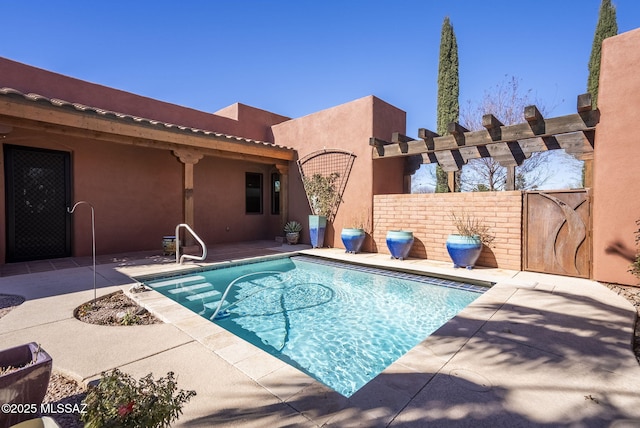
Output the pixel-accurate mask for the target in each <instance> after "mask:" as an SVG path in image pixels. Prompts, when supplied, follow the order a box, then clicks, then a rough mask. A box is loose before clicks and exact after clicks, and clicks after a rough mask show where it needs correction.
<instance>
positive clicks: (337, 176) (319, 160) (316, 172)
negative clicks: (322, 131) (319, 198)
mask: <svg viewBox="0 0 640 428" xmlns="http://www.w3.org/2000/svg"><path fill="white" fill-rule="evenodd" d="M355 158H356V155H354V154H353V153H351V152H348V151H345V150H340V149H322V150H318V151H316V152H313V153H310V154H308V155H306V156H305V157H303V158H301V159H299V160H298V170H299V171H300V177H302V181H303V182H306V181H307V180H310V179H312V178H313V177H315V176H319V177H322V179H324V180H325V182H326V183H327V184H328V185H329V186H333V187H334V189H333V192H332V193H333V200H332V201H331V202H330V208H329V212H328V215H327V220H329V221H332V220H333V219H334V218H335V216H336V213H337V212H338V207H339V206H340V202H342V195H343V193H344V189H345V188H346V187H347V181H348V180H349V174H350V173H351V167H352V166H353V161H354V160H355ZM305 190H306V188H305ZM306 193H307V201H308V202H309V207H310V208H311V211H312V212H313V211H314V208H313V205H314V204H313V201H312V200H311V197H310V195H309V192H308V191H307V192H306Z"/></svg>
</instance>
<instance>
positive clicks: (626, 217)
mask: <svg viewBox="0 0 640 428" xmlns="http://www.w3.org/2000/svg"><path fill="white" fill-rule="evenodd" d="M639 46H640V29H637V30H633V31H630V32H627V33H624V34H620V35H618V36H615V37H612V38H609V39H606V40H605V41H604V43H603V46H602V65H601V70H600V86H599V93H598V108H599V109H600V112H601V120H600V123H599V124H598V126H597V127H596V138H595V152H594V171H593V174H594V185H593V275H594V278H595V279H596V280H598V281H606V282H614V283H619V284H630V285H635V284H638V279H637V278H635V277H634V276H632V275H631V274H629V273H628V272H627V270H628V269H629V264H630V261H629V260H627V259H625V258H624V257H622V256H621V255H620V254H618V253H609V252H607V248H608V247H610V246H611V245H612V244H615V243H619V244H621V245H623V246H624V247H625V248H626V249H627V250H629V251H631V252H632V253H635V250H636V245H635V242H634V232H635V231H636V230H637V229H638V227H639V226H637V225H636V224H635V222H636V220H638V219H639V218H640V192H639V191H638V190H637V188H638V184H639V183H640V166H639V163H640V134H638V132H636V130H635V128H636V127H637V124H638V110H639V109H640V73H638V70H640V48H639Z"/></svg>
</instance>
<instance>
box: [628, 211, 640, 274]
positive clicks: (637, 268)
mask: <svg viewBox="0 0 640 428" xmlns="http://www.w3.org/2000/svg"><path fill="white" fill-rule="evenodd" d="M636 224H637V225H639V226H640V220H636ZM638 243H640V229H638V230H636V247H637V246H638ZM629 272H631V273H632V274H634V275H635V276H636V277H637V278H640V253H636V259H635V261H634V262H633V263H632V264H631V269H629Z"/></svg>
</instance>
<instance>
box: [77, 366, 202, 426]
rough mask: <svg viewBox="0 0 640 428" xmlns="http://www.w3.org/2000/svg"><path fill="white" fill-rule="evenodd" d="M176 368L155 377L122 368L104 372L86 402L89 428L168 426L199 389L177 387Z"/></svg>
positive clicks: (84, 415) (88, 394)
mask: <svg viewBox="0 0 640 428" xmlns="http://www.w3.org/2000/svg"><path fill="white" fill-rule="evenodd" d="M176 391H177V384H176V381H175V378H174V374H173V372H169V373H167V376H166V377H163V378H160V379H158V380H157V381H154V379H153V375H152V374H151V373H149V374H148V375H146V376H145V377H143V378H141V379H140V380H139V381H136V380H135V379H134V378H133V377H131V376H130V375H128V374H126V373H122V372H121V371H120V370H118V369H114V370H112V371H111V372H102V373H101V378H100V382H99V383H98V384H97V385H95V386H90V387H89V390H88V392H87V396H86V398H85V399H84V401H83V403H84V404H85V405H86V412H85V413H84V414H82V417H81V419H82V421H83V422H84V423H85V427H86V428H106V427H129V428H143V427H144V428H151V427H153V428H165V427H170V426H171V423H172V422H173V421H175V420H176V419H178V417H179V416H180V415H181V414H182V406H183V405H184V404H185V403H187V402H188V401H189V400H190V399H191V397H193V396H194V395H196V393H195V391H184V390H182V389H181V390H179V391H177V392H176Z"/></svg>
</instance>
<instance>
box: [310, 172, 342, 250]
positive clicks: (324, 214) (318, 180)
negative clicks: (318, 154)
mask: <svg viewBox="0 0 640 428" xmlns="http://www.w3.org/2000/svg"><path fill="white" fill-rule="evenodd" d="M338 177H340V174H338V173H337V172H333V173H331V174H329V175H322V174H313V175H312V176H311V177H305V178H304V179H303V180H302V183H303V185H304V191H305V192H306V194H307V199H308V200H309V207H310V208H311V212H312V214H311V215H310V216H309V235H310V237H311V246H312V247H313V248H318V247H322V245H323V244H324V232H325V229H326V227H327V218H330V217H331V216H332V214H333V211H334V208H335V207H336V205H337V203H338V189H336V180H337V179H338Z"/></svg>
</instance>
